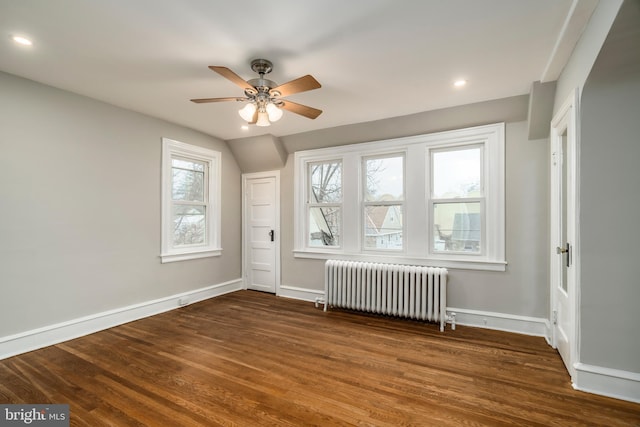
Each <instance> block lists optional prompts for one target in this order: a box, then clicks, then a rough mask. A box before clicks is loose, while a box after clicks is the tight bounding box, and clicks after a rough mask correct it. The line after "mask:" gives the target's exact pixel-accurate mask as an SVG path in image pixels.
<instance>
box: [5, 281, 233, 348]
mask: <svg viewBox="0 0 640 427" xmlns="http://www.w3.org/2000/svg"><path fill="white" fill-rule="evenodd" d="M242 286H243V282H242V279H236V280H230V281H228V282H224V283H219V284H217V285H212V286H207V287H205V288H200V289H196V290H193V291H188V292H183V293H180V294H176V295H171V296H169V297H165V298H160V299H156V300H152V301H146V302H143V303H139V304H134V305H130V306H128V307H122V308H117V309H114V310H109V311H105V312H102V313H96V314H92V315H89V316H85V317H80V318H77V319H72V320H69V321H66V322H61V323H57V324H54V325H48V326H44V327H42V328H38V329H33V330H30V331H26V332H20V333H18V334H15V335H9V336H5V337H0V360H2V359H6V358H8V357H11V356H15V355H17V354H22V353H26V352H29V351H33V350H37V349H39V348H43V347H47V346H50V345H54V344H58V343H61V342H63V341H68V340H71V339H74V338H78V337H81V336H84V335H89V334H92V333H94V332H98V331H102V330H105V329H109V328H112V327H114V326H118V325H122V324H124V323H128V322H132V321H134V320H138V319H142V318H144V317H149V316H153V315H156V314H160V313H164V312H166V311H170V310H174V309H176V308H180V307H182V306H185V305H188V304H193V303H195V302H198V301H203V300H205V299H209V298H213V297H216V296H220V295H224V294H227V293H230V292H235V291H238V290H241V289H242Z"/></svg>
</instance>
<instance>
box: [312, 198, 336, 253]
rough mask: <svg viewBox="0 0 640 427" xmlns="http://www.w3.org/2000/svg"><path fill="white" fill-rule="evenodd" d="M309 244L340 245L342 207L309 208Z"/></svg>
mask: <svg viewBox="0 0 640 427" xmlns="http://www.w3.org/2000/svg"><path fill="white" fill-rule="evenodd" d="M309 246H340V208H338V207H326V208H311V209H309Z"/></svg>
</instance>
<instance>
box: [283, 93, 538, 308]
mask: <svg viewBox="0 0 640 427" xmlns="http://www.w3.org/2000/svg"><path fill="white" fill-rule="evenodd" d="M527 107H528V97H527V96H520V97H514V98H506V99H503V100H495V101H489V102H484V103H479V104H471V105H465V106H462V107H455V108H448V109H443V110H436V111H431V112H426V113H420V114H416V115H413V116H405V117H398V118H395V119H386V120H381V121H377V122H370V123H363V124H358V125H351V126H341V127H338V128H333V129H326V130H322V131H316V132H309V133H305V134H299V135H292V136H288V137H283V138H282V140H283V143H284V144H285V146H286V147H287V149H288V150H289V152H290V154H289V159H288V161H287V164H286V166H285V168H284V169H283V171H282V174H281V180H282V183H281V186H282V191H281V194H282V201H281V215H282V218H281V228H282V231H281V234H282V284H283V285H285V286H295V287H300V288H305V289H313V290H322V289H323V274H324V273H323V264H324V262H323V261H322V260H309V259H296V258H294V257H293V254H292V250H293V209H294V206H293V181H294V176H293V152H294V151H296V150H300V149H310V148H318V147H327V146H335V145H343V144H347V143H355V142H364V141H371V140H376V139H386V138H393V137H402V136H408V135H415V134H421V133H430V132H436V131H441V130H447V129H456V128H464V127H469V126H474V125H480V124H487V123H495V122H500V121H506V122H507V129H506V190H507V194H506V211H507V212H506V219H507V220H506V222H507V233H506V234H507V242H506V246H507V261H508V265H507V271H505V272H488V271H471V270H452V271H451V274H450V286H449V290H448V292H449V293H448V304H447V305H449V306H452V307H456V308H466V309H473V310H484V311H491V312H499V313H509V314H515V315H522V316H532V317H547V313H548V305H549V303H548V294H549V290H548V284H547V283H548V236H547V234H548V233H546V230H547V229H548V216H549V215H548V212H549V209H548V199H549V194H548V188H549V185H548V175H549V172H548V150H549V144H548V140H536V141H529V140H528V139H527V133H528V131H527V123H526V121H525V120H526V117H527Z"/></svg>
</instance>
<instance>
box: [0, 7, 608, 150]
mask: <svg viewBox="0 0 640 427" xmlns="http://www.w3.org/2000/svg"><path fill="white" fill-rule="evenodd" d="M580 2H584V0H446V1H445V0H420V1H418V0H404V1H398V0H349V1H345V0H322V1H311V0H308V1H307V0H272V1H258V0H245V1H225V0H181V1H175V0H108V1H88V0H56V1H51V0H0V33H1V34H2V39H0V70H2V71H5V72H8V73H11V74H16V75H18V76H23V77H26V78H28V79H32V80H36V81H38V82H42V83H45V84H48V85H51V86H55V87H58V88H61V89H65V90H68V91H71V92H75V93H78V94H82V95H86V96H89V97H92V98H95V99H99V100H102V101H105V102H108V103H111V104H114V105H117V106H121V107H124V108H128V109H131V110H134V111H138V112H141V113H145V114H149V115H151V116H155V117H159V118H162V119H166V120H169V121H171V122H174V123H178V124H181V125H184V126H188V127H190V128H193V129H197V130H200V131H202V132H205V133H208V134H210V135H214V136H217V137H220V138H222V139H233V138H241V137H246V136H253V135H260V134H264V133H271V134H273V135H275V136H283V135H290V134H294V133H299V132H305V131H309V130H314V129H322V128H328V127H334V126H339V125H345V124H351V123H358V122H365V121H370V120H376V119H382V118H388V117H394V116H402V115H406V114H412V113H417V112H422V111H428V110H433V109H437V108H443V107H449V106H455V105H462V104H468V103H473V102H479V101H484V100H489V99H497V98H503V97H508V96H513V95H521V94H526V93H528V92H529V89H530V86H531V83H532V82H533V81H536V80H543V81H544V80H554V79H555V78H556V77H557V73H558V72H559V71H561V69H562V66H563V65H564V62H565V61H566V56H567V55H568V54H569V53H570V52H571V48H572V47H573V44H572V43H575V39H574V40H567V37H566V35H567V34H576V33H577V34H579V33H580V31H579V29H578V30H576V29H575V28H573V29H572V28H567V27H568V26H571V25H573V26H574V27H575V25H584V22H586V19H582V20H580V19H578V20H577V21H578V24H576V23H575V22H576V19H575V15H576V13H577V12H576V10H578V11H579V10H580V9H579V7H578V8H576V4H578V5H579V4H580ZM590 2H591V3H593V4H595V3H594V0H590ZM591 10H593V8H591ZM589 13H590V12H589ZM578 14H579V13H578ZM583 18H584V17H583ZM586 18H588V16H587V17H586ZM16 34H17V35H24V36H27V37H29V38H31V39H32V40H33V42H34V45H33V46H30V47H24V46H19V45H17V44H15V43H14V42H13V41H12V40H11V39H10V37H11V36H12V35H16ZM567 46H568V47H567ZM563 52H564V53H563ZM561 54H562V55H564V56H561V57H560V58H558V55H561ZM254 58H266V59H269V60H271V61H272V62H273V64H274V70H273V72H272V73H271V74H269V75H268V76H267V77H268V78H269V79H271V80H274V81H276V82H277V83H285V82H287V81H289V80H292V79H294V78H297V77H300V76H302V75H305V74H312V75H313V76H314V77H315V78H316V79H317V80H318V81H319V82H320V83H321V84H322V88H320V89H317V90H314V91H310V92H304V93H300V94H296V95H292V96H290V97H289V99H291V100H292V101H295V102H298V103H301V104H306V105H309V106H312V107H316V108H319V109H321V110H323V111H324V113H323V114H322V115H321V116H320V117H318V118H317V119H316V120H310V119H307V118H304V117H301V116H298V115H295V114H293V113H290V112H285V115H284V117H283V118H282V119H281V120H280V121H279V122H277V123H274V124H273V125H272V126H270V127H268V128H258V127H256V126H251V128H250V129H249V130H248V131H243V130H241V125H242V124H243V121H242V119H241V118H240V116H239V115H238V114H237V111H238V109H239V108H240V107H241V106H242V104H240V103H237V102H226V103H215V104H199V105H198V104H194V103H191V102H189V99H191V98H207V97H227V96H242V90H241V89H240V88H238V87H237V86H235V85H234V84H233V83H231V82H229V81H228V80H226V79H224V78H223V77H221V76H219V75H218V74H216V73H214V72H212V71H211V70H209V69H208V68H207V66H209V65H222V66H226V67H229V68H231V69H232V70H234V71H235V72H236V73H237V74H239V75H240V76H241V77H243V78H245V79H251V78H254V77H257V75H256V74H255V73H254V72H253V71H251V69H250V66H249V62H250V61H251V59H254ZM554 74H556V75H554ZM459 78H464V79H467V80H468V82H469V83H468V85H467V86H466V87H465V88H463V89H456V88H454V87H453V85H452V83H453V81H454V80H456V79H459Z"/></svg>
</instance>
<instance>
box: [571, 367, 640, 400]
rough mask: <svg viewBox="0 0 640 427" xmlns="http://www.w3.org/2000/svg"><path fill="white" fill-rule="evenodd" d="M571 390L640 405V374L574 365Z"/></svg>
mask: <svg viewBox="0 0 640 427" xmlns="http://www.w3.org/2000/svg"><path fill="white" fill-rule="evenodd" d="M573 366H574V368H575V371H576V373H575V377H574V382H573V388H575V389H576V390H580V391H584V392H587V393H593V394H599V395H602V396H607V397H613V398H615V399H622V400H627V401H629V402H635V403H640V374H639V373H635V372H629V371H623V370H620V369H612V368H605V367H602V366H595V365H588V364H586V363H576V364H574V365H573Z"/></svg>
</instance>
